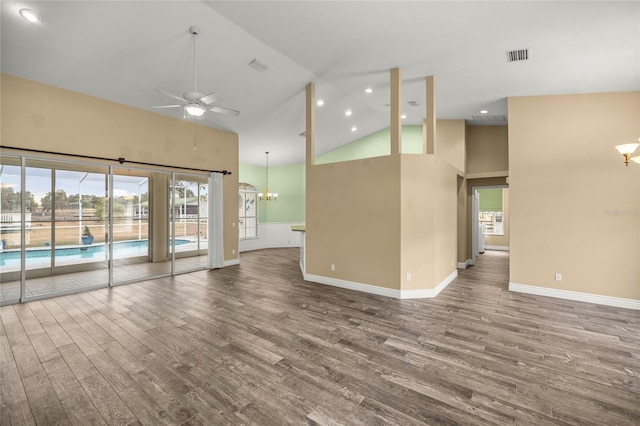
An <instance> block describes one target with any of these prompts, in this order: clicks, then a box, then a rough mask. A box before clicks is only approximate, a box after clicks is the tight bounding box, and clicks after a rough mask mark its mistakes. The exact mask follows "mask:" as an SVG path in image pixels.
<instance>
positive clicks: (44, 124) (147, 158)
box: [1, 74, 238, 259]
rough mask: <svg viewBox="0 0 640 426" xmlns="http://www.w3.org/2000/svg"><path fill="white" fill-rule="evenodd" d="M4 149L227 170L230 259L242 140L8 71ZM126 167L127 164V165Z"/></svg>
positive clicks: (229, 256) (234, 245)
mask: <svg viewBox="0 0 640 426" xmlns="http://www.w3.org/2000/svg"><path fill="white" fill-rule="evenodd" d="M1 78H2V81H1V90H2V100H1V103H2V107H1V108H2V109H1V111H2V117H1V118H2V129H1V137H2V146H3V147H7V146H10V147H19V148H28V149H37V150H45V151H54V152H60V153H68V154H80V155H89V156H96V157H106V158H119V157H124V158H125V159H126V160H130V161H141V162H149V163H157V164H163V165H167V166H178V167H189V168H197V169H205V170H222V169H226V170H229V171H231V172H232V174H231V175H227V176H225V178H224V236H225V237H224V247H225V259H235V258H237V254H235V255H232V254H231V252H232V250H235V251H236V253H237V250H238V233H237V228H236V227H233V226H232V223H234V224H235V223H237V222H238V208H237V197H238V195H237V192H238V135H237V134H234V133H230V132H226V131H222V130H218V129H212V128H209V127H204V126H199V125H198V126H197V128H196V131H197V141H198V142H197V147H198V149H197V150H194V149H193V146H194V144H193V142H194V139H193V138H194V125H193V123H189V122H186V121H184V120H179V119H174V118H170V117H166V116H163V115H159V114H154V113H151V112H148V111H143V110H140V109H136V108H132V107H127V106H124V105H120V104H117V103H114V102H110V101H106V100H103V99H98V98H94V97H91V96H87V95H82V94H79V93H76V92H71V91H68V90H64V89H60V88H56V87H53V86H48V85H44V84H41V83H37V82H34V81H29V80H24V79H21V78H17V77H14V76H11V75H7V74H2V76H1ZM124 167H126V163H125V165H124Z"/></svg>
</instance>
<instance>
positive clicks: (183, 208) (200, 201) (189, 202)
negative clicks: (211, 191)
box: [171, 174, 209, 273]
mask: <svg viewBox="0 0 640 426" xmlns="http://www.w3.org/2000/svg"><path fill="white" fill-rule="evenodd" d="M207 191H208V183H207V180H206V179H205V178H204V177H197V176H193V175H184V174H175V175H174V180H173V185H172V187H171V196H172V207H171V216H172V219H173V220H174V228H173V229H174V231H175V238H173V239H172V241H171V250H172V252H174V251H175V258H176V259H177V260H176V266H175V272H176V273H181V272H187V271H192V270H197V269H202V268H206V267H207V254H208V240H207V226H208V221H209V214H208V204H207Z"/></svg>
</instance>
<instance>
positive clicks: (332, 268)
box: [331, 263, 336, 271]
mask: <svg viewBox="0 0 640 426" xmlns="http://www.w3.org/2000/svg"><path fill="white" fill-rule="evenodd" d="M331 270H332V271H335V270H336V265H334V264H333V263H332V264H331Z"/></svg>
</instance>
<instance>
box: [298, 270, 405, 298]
mask: <svg viewBox="0 0 640 426" xmlns="http://www.w3.org/2000/svg"><path fill="white" fill-rule="evenodd" d="M303 278H304V280H305V281H311V282H314V283H318V284H325V285H330V286H332V287H340V288H346V289H347V290H355V291H362V292H364V293H370V294H377V295H379V296H387V297H393V298H394V299H400V290H396V289H393V288H387V287H379V286H377V285H371V284H362V283H357V282H354V281H347V280H339V279H337V278H331V277H323V276H321V275H313V274H303Z"/></svg>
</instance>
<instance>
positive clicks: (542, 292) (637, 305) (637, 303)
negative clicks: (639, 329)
mask: <svg viewBox="0 0 640 426" xmlns="http://www.w3.org/2000/svg"><path fill="white" fill-rule="evenodd" d="M509 291H516V292H519V293H527V294H535V295H537V296H548V297H556V298H558V299H567V300H574V301H576V302H587V303H595V304H597V305H607V306H615V307H618V308H625V309H635V310H640V300H636V299H623V298H621V297H612V296H603V295H600V294H591V293H580V292H577V291H569V290H558V289H556V288H547V287H537V286H532V285H526V284H517V283H509Z"/></svg>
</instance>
